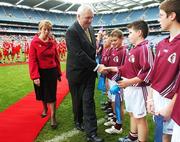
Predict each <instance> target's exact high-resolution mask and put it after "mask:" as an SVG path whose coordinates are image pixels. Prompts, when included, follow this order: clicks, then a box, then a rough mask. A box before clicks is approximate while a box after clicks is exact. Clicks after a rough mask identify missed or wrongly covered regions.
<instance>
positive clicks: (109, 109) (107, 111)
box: [104, 108, 113, 114]
mask: <svg viewBox="0 0 180 142" xmlns="http://www.w3.org/2000/svg"><path fill="white" fill-rule="evenodd" d="M104 112H105V113H107V114H109V113H112V112H113V111H112V108H108V109H106V110H104Z"/></svg>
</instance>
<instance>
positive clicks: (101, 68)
mask: <svg viewBox="0 0 180 142" xmlns="http://www.w3.org/2000/svg"><path fill="white" fill-rule="evenodd" d="M97 72H99V73H102V74H107V73H108V71H107V69H106V67H105V66H104V65H103V64H99V67H98V70H97Z"/></svg>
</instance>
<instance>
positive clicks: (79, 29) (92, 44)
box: [75, 21, 96, 48]
mask: <svg viewBox="0 0 180 142" xmlns="http://www.w3.org/2000/svg"><path fill="white" fill-rule="evenodd" d="M75 25H76V27H77V30H78V33H80V34H82V36H83V38H84V39H85V40H86V41H87V42H88V43H89V44H90V45H91V46H92V47H93V48H95V45H96V44H95V39H94V36H93V32H92V29H91V28H89V34H90V36H91V40H92V43H91V42H90V41H89V39H88V37H87V35H86V33H85V31H84V29H82V27H81V26H80V25H79V23H78V22H77V21H76V23H75Z"/></svg>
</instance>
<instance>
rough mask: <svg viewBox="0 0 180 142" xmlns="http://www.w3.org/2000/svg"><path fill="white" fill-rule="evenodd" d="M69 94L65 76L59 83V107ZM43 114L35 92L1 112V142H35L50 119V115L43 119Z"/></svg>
mask: <svg viewBox="0 0 180 142" xmlns="http://www.w3.org/2000/svg"><path fill="white" fill-rule="evenodd" d="M68 92H69V88H68V83H67V80H66V78H65V74H63V76H62V81H61V82H60V83H58V90H57V107H58V106H59V105H60V103H61V101H62V100H63V98H64V97H65V96H66V95H67V94H68ZM41 112H42V104H41V102H40V101H36V99H35V95H34V93H33V92H32V93H29V94H28V95H27V96H26V97H24V98H22V99H21V100H19V101H18V102H17V103H15V104H13V105H12V106H10V107H9V108H7V109H6V110H5V111H3V112H1V113H0V142H33V141H34V140H35V139H36V137H37V135H38V133H39V132H40V130H41V129H42V128H43V126H44V124H45V123H46V122H47V121H48V119H49V115H48V117H45V118H41V117H40V114H41ZM57 117H58V116H57Z"/></svg>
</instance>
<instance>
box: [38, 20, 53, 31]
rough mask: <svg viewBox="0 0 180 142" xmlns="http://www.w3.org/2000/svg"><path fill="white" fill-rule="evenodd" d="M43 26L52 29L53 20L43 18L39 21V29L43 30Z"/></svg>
mask: <svg viewBox="0 0 180 142" xmlns="http://www.w3.org/2000/svg"><path fill="white" fill-rule="evenodd" d="M42 27H46V28H48V29H52V22H51V21H50V20H41V21H40V22H39V26H38V28H39V30H41V29H42Z"/></svg>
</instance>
